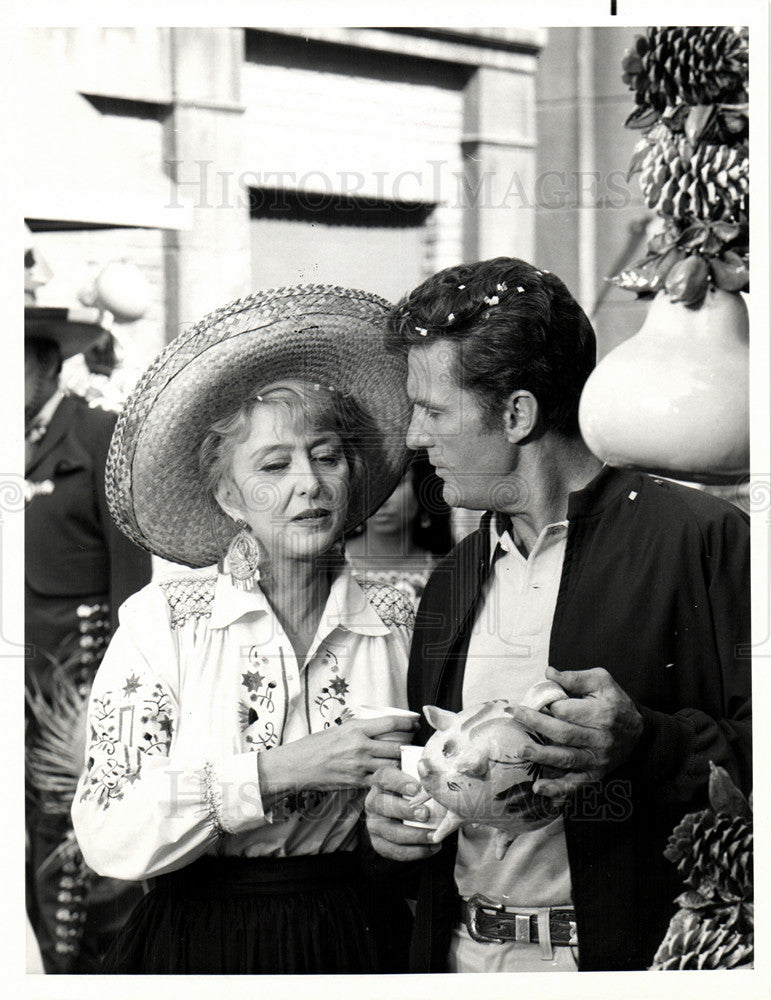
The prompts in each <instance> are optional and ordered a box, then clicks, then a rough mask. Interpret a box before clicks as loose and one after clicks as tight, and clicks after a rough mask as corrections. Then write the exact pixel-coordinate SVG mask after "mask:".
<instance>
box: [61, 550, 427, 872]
mask: <svg viewBox="0 0 771 1000" xmlns="http://www.w3.org/2000/svg"><path fill="white" fill-rule="evenodd" d="M412 621H413V611H412V606H411V604H410V602H409V601H408V600H407V599H406V598H405V597H404V595H402V594H400V593H399V592H398V591H396V590H394V589H393V588H392V587H383V586H368V585H364V588H362V587H361V586H360V585H359V584H358V583H357V582H356V580H354V579H353V577H352V575H351V573H350V570H349V569H347V568H345V569H343V570H342V571H341V573H340V575H339V576H338V577H337V578H336V579H335V581H334V583H333V585H332V588H331V591H330V595H329V598H328V601H327V604H326V608H325V610H324V614H323V615H322V617H321V622H320V624H319V627H318V630H317V632H316V636H315V638H314V640H313V642H312V644H311V646H310V648H309V650H308V655H307V657H306V659H305V662H304V663H298V662H297V659H296V657H295V654H294V650H293V648H292V645H291V643H290V642H289V640H288V638H287V636H286V634H285V633H284V631H283V629H282V627H281V624H280V623H279V621H278V619H277V617H276V615H275V614H274V613H273V611H272V609H271V607H270V605H269V603H268V601H267V600H266V598H265V596H264V595H263V594H262V592H261V591H260V590H259V589H256V590H255V591H253V592H251V593H250V592H246V591H242V590H239V589H237V588H236V587H234V586H233V585H232V584H231V582H230V578H229V577H228V576H224V575H221V574H220V575H218V574H217V573H216V571H214V570H213V569H209V570H206V571H198V570H190V571H188V572H186V573H184V574H177V575H175V576H173V577H170V578H169V579H167V580H165V581H161V582H159V583H151V584H149V585H148V586H147V587H145V588H144V589H143V590H141V591H139V592H138V593H137V594H134V595H133V596H132V597H131V598H129V600H127V601H126V602H125V603H124V604H123V606H122V607H121V609H120V627H119V629H118V631H117V632H116V634H115V637H114V638H113V640H112V642H111V643H110V647H109V649H108V650H107V653H106V654H105V657H104V660H103V662H102V664H101V666H100V668H99V670H98V672H97V675H96V679H95V681H94V686H93V690H92V693H91V700H90V704H89V714H88V736H87V747H86V768H85V771H84V773H83V775H82V776H81V779H80V782H79V785H78V789H77V792H76V794H75V799H74V802H73V806H72V818H73V823H74V827H75V833H76V835H77V839H78V843H79V845H80V848H81V850H82V852H83V856H84V858H85V860H86V862H87V864H88V865H89V866H90V867H91V868H92V869H93V870H94V871H96V872H97V873H99V874H101V875H109V876H112V877H114V878H122V879H141V878H147V877H151V876H155V875H160V874H162V873H164V872H168V871H173V870H175V869H178V868H181V867H183V866H184V865H186V864H189V863H190V862H191V861H193V860H195V858H197V857H199V856H200V855H202V854H204V853H209V854H221V855H245V856H251V857H258V856H268V855H273V856H282V855H295V854H318V853H328V852H332V851H338V850H348V849H350V848H352V847H353V846H354V843H355V840H356V822H357V819H358V817H359V815H360V813H361V810H362V805H363V799H364V790H363V789H362V790H355V789H350V790H338V791H326V792H321V791H308V790H306V791H299V792H296V793H292V794H290V795H288V796H287V797H286V798H284V799H282V800H281V801H280V802H279V803H278V804H277V805H275V806H274V808H273V809H272V811H271V812H269V813H268V814H266V813H265V812H264V810H263V806H262V799H261V795H260V787H259V775H258V769H257V759H256V756H255V754H256V753H259V752H265V751H269V750H270V749H271V747H274V746H276V745H278V744H280V743H289V742H291V741H293V740H297V739H300V738H301V737H303V736H307V735H308V734H309V733H311V732H318V731H320V730H323V729H325V728H327V727H329V726H331V725H335V724H340V723H343V722H344V721H345V720H346V719H349V718H354V717H355V716H356V711H357V707H358V706H360V705H363V704H369V705H382V706H395V707H400V708H406V707H407V694H406V675H407V658H408V651H409V641H410V637H411V631H412Z"/></svg>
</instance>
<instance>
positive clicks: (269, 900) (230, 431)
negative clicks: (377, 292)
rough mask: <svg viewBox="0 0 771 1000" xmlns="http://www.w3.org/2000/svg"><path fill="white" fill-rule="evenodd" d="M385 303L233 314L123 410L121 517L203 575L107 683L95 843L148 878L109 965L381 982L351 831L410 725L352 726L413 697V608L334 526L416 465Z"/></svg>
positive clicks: (160, 362)
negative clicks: (346, 547) (363, 976)
mask: <svg viewBox="0 0 771 1000" xmlns="http://www.w3.org/2000/svg"><path fill="white" fill-rule="evenodd" d="M387 310H388V307H387V304H386V303H385V302H383V301H382V300H380V299H377V298H375V297H374V296H370V295H366V294H365V293H362V292H355V291H349V290H343V289H331V288H326V287H321V286H315V287H309V288H300V289H288V290H287V289H284V290H280V291H278V292H269V293H265V294H261V295H256V296H252V297H250V298H248V299H245V300H242V301H239V302H236V303H234V304H233V305H232V306H229V307H227V308H225V309H223V310H220V311H218V312H216V313H214V314H212V315H211V316H209V317H206V318H205V319H204V320H203V321H202V322H201V323H199V324H198V325H197V326H196V327H193V329H191V330H189V331H188V332H187V333H185V334H183V335H182V336H181V337H179V338H177V340H175V341H174V342H173V343H172V344H170V345H169V347H168V348H167V349H166V350H165V351H164V352H163V353H162V354H161V356H160V357H159V358H158V359H157V361H156V362H155V363H154V364H153V365H152V366H151V368H150V369H149V370H148V372H147V373H146V374H145V376H144V377H143V379H142V380H141V381H140V383H139V384H138V386H137V388H136V389H135V391H134V393H133V395H132V396H131V397H130V399H129V401H128V403H127V406H126V408H125V410H124V413H123V414H122V416H121V419H120V422H119V425H118V428H117V429H116V433H115V437H114V439H113V444H112V450H111V454H110V460H109V462H108V475H107V479H108V496H109V498H110V504H111V509H112V511H113V515H114V517H115V519H116V521H117V523H118V524H119V525H120V527H121V528H122V529H123V530H124V531H125V532H126V533H127V534H128V535H129V537H131V538H132V539H133V540H134V541H136V542H138V543H140V544H141V545H143V546H144V547H145V548H147V549H149V550H150V551H152V552H154V553H156V554H157V555H160V556H162V557H164V558H166V559H171V560H173V561H174V562H176V563H182V564H185V565H187V566H190V567H193V568H194V569H193V570H188V571H184V572H179V573H177V574H174V575H172V576H170V577H169V578H168V579H165V580H161V581H160V582H157V583H152V584H150V585H149V586H148V587H146V588H145V589H144V590H142V591H140V592H139V593H138V594H136V595H134V596H133V597H132V598H130V599H129V600H128V601H127V602H126V603H125V604H124V605H123V607H122V609H121V612H120V628H119V630H118V632H117V633H116V635H115V638H114V640H113V642H112V643H111V645H110V648H109V650H108V651H107V654H106V656H105V658H104V661H103V663H102V666H101V667H100V669H99V672H98V674H97V677H96V681H95V683H94V687H93V691H92V695H91V701H90V706H89V720H88V724H89V737H88V746H87V751H86V769H85V772H84V774H83V776H82V778H81V781H80V784H79V787H78V792H77V794H76V797H75V803H74V805H73V819H74V824H75V831H76V834H77V837H78V842H79V844H80V846H81V849H82V851H83V855H84V857H85V859H86V861H87V863H88V864H89V865H90V866H91V867H92V868H93V869H94V870H96V871H97V872H99V873H101V874H104V875H110V876H113V877H116V878H122V879H153V888H152V889H151V891H150V892H149V894H148V895H147V896H146V897H145V898H144V900H143V901H142V902H141V903H140V905H139V907H138V908H137V909H136V910H135V911H134V914H133V915H132V917H131V918H130V919H129V922H128V924H127V926H126V928H125V929H124V931H123V933H122V935H121V937H120V938H119V940H118V941H117V943H116V946H115V947H114V949H113V951H112V953H111V954H110V956H108V963H107V969H106V971H111V972H126V973H136V972H149V973H169V972H220V973H238V972H244V973H245V972H276V973H278V972H288V973H291V972H296V973H320V972H370V971H378V965H377V959H376V957H375V943H376V942H375V941H374V940H373V933H372V919H371V913H372V910H371V908H369V907H368V906H366V905H365V901H364V899H363V893H362V886H363V885H364V884H365V882H366V880H365V879H363V878H362V874H361V869H360V866H359V862H358V859H359V852H358V850H357V838H358V831H359V827H360V824H359V822H358V821H359V817H360V814H361V809H362V803H363V794H364V791H363V790H364V789H365V787H366V785H367V781H368V778H369V775H370V774H371V773H373V772H374V771H375V770H377V768H378V767H380V766H381V765H383V764H385V763H387V762H389V761H391V760H393V759H395V758H397V757H398V755H399V744H400V743H401V742H408V741H409V740H410V738H411V730H412V727H413V725H414V723H413V722H412V720H411V719H410V718H408V717H406V716H402V715H398V714H394V713H392V714H389V713H388V712H387V711H384V713H383V716H382V717H380V718H375V719H368V720H365V719H357V717H356V716H357V709H358V707H359V706H360V705H363V704H368V705H379V706H384V707H386V706H389V707H396V708H397V709H398V708H400V707H404V706H405V705H406V691H405V675H406V663H407V652H408V645H409V637H410V629H411V623H412V610H411V607H410V605H409V602H408V601H406V600H405V598H404V597H403V595H400V594H399V593H398V592H396V591H394V590H393V589H391V588H388V587H382V586H381V587H366V586H365V587H364V589H362V588H360V586H359V585H358V584H357V583H356V581H355V580H354V579H353V578H352V576H351V574H350V572H349V570H348V568H347V566H346V564H345V561H344V558H343V555H342V551H341V545H340V540H341V538H342V537H343V535H344V533H345V532H346V531H348V530H350V529H351V528H353V527H355V525H356V524H358V523H360V522H361V521H362V520H363V519H364V518H366V517H367V516H368V515H369V514H370V513H371V512H372V511H373V510H375V509H377V507H378V506H379V505H380V503H381V502H382V501H383V500H384V499H385V498H386V497H387V496H388V495H389V494H390V493H391V492H392V491H393V488H394V487H395V485H396V483H397V482H398V481H399V479H400V477H401V475H402V473H403V469H404V465H405V459H406V452H405V446H404V436H405V429H406V422H407V419H408V416H409V406H408V403H407V399H406V395H405V374H404V371H403V369H402V367H401V363H400V362H399V360H398V359H396V358H394V357H393V356H390V355H389V354H387V353H386V351H385V349H384V347H383V331H384V326H385V318H386V315H387ZM223 552H224V554H223ZM218 556H221V558H220V561H219V563H218V565H217V566H216V567H215V566H212V567H211V568H204V569H200V567H207V566H208V565H209V564H211V563H214V562H216V560H217V558H218ZM379 916H380V918H382V916H383V907H382V906H381V907H380V912H379ZM395 919H397V920H399V919H401V918H400V917H399V918H396V917H395ZM402 923H403V921H402Z"/></svg>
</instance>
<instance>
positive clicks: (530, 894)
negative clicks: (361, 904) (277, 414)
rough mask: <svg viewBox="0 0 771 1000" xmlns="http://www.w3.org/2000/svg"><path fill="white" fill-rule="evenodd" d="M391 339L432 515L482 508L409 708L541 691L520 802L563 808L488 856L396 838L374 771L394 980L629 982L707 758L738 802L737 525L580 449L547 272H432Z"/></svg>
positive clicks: (576, 370)
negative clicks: (391, 893)
mask: <svg viewBox="0 0 771 1000" xmlns="http://www.w3.org/2000/svg"><path fill="white" fill-rule="evenodd" d="M391 328H392V334H393V342H394V344H395V346H396V347H397V348H399V349H402V350H405V351H407V352H408V365H409V382H408V392H409V395H410V398H411V400H412V403H413V407H414V409H413V417H412V423H411V425H410V428H409V433H408V444H409V445H410V447H412V448H425V449H427V452H428V457H429V460H430V461H431V463H432V464H433V465H434V466H435V469H436V472H437V475H438V476H439V477H440V478H441V479H442V480H443V482H444V496H445V499H446V500H447V501H448V503H450V504H452V505H457V506H462V507H467V508H473V509H478V510H486V511H487V513H486V514H485V515H484V516H483V518H482V521H481V524H480V527H479V529H478V530H477V531H476V532H475V533H473V534H472V535H470V536H469V537H468V538H466V539H464V540H463V541H462V542H461V543H460V544H459V545H458V546H457V547H456V548H455V549H454V550H453V551H452V552H451V553H450V554H449V555H448V556H447V557H446V558H445V559H444V561H443V562H441V563H440V564H439V566H438V567H437V568H436V570H435V571H434V574H433V575H432V577H431V579H430V580H429V582H428V585H427V587H426V590H425V593H424V596H423V599H422V602H421V605H420V609H419V612H418V617H417V621H416V628H415V635H414V640H413V646H412V656H411V661H410V673H409V694H410V707H411V708H413V709H417V710H420V709H421V708H422V707H423V706H424V705H427V704H433V705H438V706H440V707H443V708H446V709H450V710H453V711H458V710H460V709H461V708H462V707H463V706H464V705H472V704H474V703H476V702H481V701H485V700H489V699H492V698H505V699H508V700H509V701H510V702H512V703H514V704H516V703H517V702H518V701H519V700H520V698H521V696H522V695H523V694H524V692H525V691H526V689H527V688H528V687H529V686H530V685H531V684H532V683H533V682H535V681H538V680H543V679H544V677H546V678H549V679H553V680H556V681H558V683H560V684H561V685H562V687H563V688H564V690H565V691H566V692H567V694H568V696H569V697H568V698H567V699H566V700H563V701H560V702H557V703H555V704H554V705H553V706H552V709H551V713H552V714H551V715H545V714H543V715H540V714H538V713H535V712H532V711H529V710H526V709H521V710H520V712H519V715H518V717H519V718H520V720H521V721H523V722H524V723H525V724H526V725H527V727H528V728H529V729H531V730H532V731H535V732H537V733H539V734H541V735H542V736H543V737H545V738H546V739H547V740H548V741H549V743H548V744H547V745H543V746H541V745H538V741H536V740H533V744H532V746H531V747H530V748H529V753H528V756H529V759H531V760H532V761H533V762H535V763H537V764H541V765H543V766H544V767H545V768H547V770H546V771H545V772H544V773H543V774H542V777H541V778H540V780H539V781H538V782H537V783H536V785H535V790H536V791H537V792H540V793H541V794H544V795H547V796H549V797H550V798H552V799H553V800H555V801H556V802H564V803H565V808H564V811H563V816H562V817H561V818H560V819H558V820H555V821H554V822H552V823H551V824H549V825H548V826H546V827H544V828H542V829H541V830H537V831H533V832H530V833H526V834H523V835H521V836H519V837H518V838H517V839H516V840H515V841H514V843H513V845H512V846H511V847H510V848H509V850H508V852H507V853H506V855H505V857H504V859H503V860H500V861H499V860H497V859H496V858H495V854H494V849H493V845H492V837H493V832H494V831H492V830H490V829H489V828H487V827H482V826H479V827H477V828H474V827H471V826H466V827H464V828H462V829H461V831H460V832H459V833H458V834H457V835H454V836H452V837H450V838H448V839H446V840H445V841H444V842H443V843H442V844H441V845H435V844H433V843H432V842H431V832H430V831H427V830H424V829H418V828H416V827H413V826H407V825H404V824H403V823H402V820H403V819H418V820H420V819H423V818H425V807H417V806H416V807H413V806H411V805H410V803H409V802H408V800H407V798H406V797H405V796H409V795H410V794H412V793H413V792H415V791H416V790H417V786H416V783H415V782H414V780H413V779H410V778H409V777H408V776H406V775H404V774H402V772H400V771H399V770H398V769H396V768H393V767H391V768H384V769H383V770H381V771H380V772H378V774H377V775H376V776H375V784H374V785H373V788H372V789H371V790H370V792H369V794H368V799H367V809H368V819H367V825H368V829H369V832H370V837H371V840H372V843H373V845H374V847H375V849H376V850H377V851H378V852H379V853H381V854H382V855H383V856H385V857H387V858H391V859H398V860H402V861H417V862H418V864H417V866H416V867H417V869H418V873H417V874H418V889H417V912H416V926H415V934H414V940H413V948H412V966H413V971H416V972H428V971H436V972H442V971H458V972H466V971H549V970H552V969H555V970H557V969H564V970H571V969H575V968H578V969H580V970H610V969H616V970H621V969H644V968H646V967H647V966H649V965H650V963H651V961H652V959H653V955H654V953H655V951H656V947H657V945H658V944H659V942H660V941H661V939H662V937H663V936H664V933H665V931H666V928H667V923H668V921H669V918H670V916H671V915H672V913H673V911H674V904H673V900H674V898H675V897H676V896H677V895H678V894H679V892H681V891H682V888H683V887H682V883H681V881H680V876H679V875H678V872H677V870H676V869H675V867H674V866H673V865H671V864H670V863H669V862H668V861H666V860H665V859H664V858H663V856H662V851H663V850H664V847H665V845H666V841H667V838H668V835H669V834H670V832H671V830H672V828H673V827H674V826H675V825H676V823H677V822H679V820H680V819H681V818H682V816H683V815H684V814H685V813H687V812H690V811H693V810H697V809H701V808H703V807H704V806H705V805H706V791H707V782H708V776H709V761H710V760H713V761H714V762H715V763H716V764H719V765H722V766H724V767H726V768H727V769H728V770H729V772H730V774H731V775H732V777H733V778H734V780H735V781H737V782H738V783H739V784H740V785H741V786H742V787H743V788H744V789H745V790H747V789H748V788H749V787H750V782H751V777H750V775H751V717H750V707H749V692H750V659H749V653H748V647H749V544H748V543H749V538H748V534H749V532H748V524H747V518H746V516H745V515H744V514H743V513H742V512H740V511H738V510H736V509H735V508H733V507H731V506H730V505H728V504H726V503H723V502H722V501H719V500H716V499H714V498H712V497H710V496H707V495H705V494H703V493H701V492H700V491H697V490H691V489H687V488H685V487H682V486H677V485H674V484H671V483H668V482H664V481H662V480H659V479H653V478H650V477H649V476H647V475H644V474H641V473H636V472H627V471H620V470H616V469H611V468H608V467H602V466H601V463H600V462H599V461H598V460H597V459H596V458H595V457H594V456H593V455H592V454H591V453H590V452H589V451H588V449H587V448H586V446H585V445H584V443H583V441H582V439H581V436H580V433H579V427H578V403H579V398H580V395H581V390H582V388H583V385H584V383H585V381H586V378H587V377H588V375H589V373H590V371H591V369H592V367H593V365H594V361H595V338H594V332H593V330H592V327H591V325H590V323H589V321H588V319H587V318H586V316H585V315H584V313H583V311H582V310H581V308H580V306H578V304H577V303H576V302H575V301H574V299H573V298H572V296H571V295H570V293H569V292H568V290H567V288H566V287H565V286H564V284H563V283H562V282H561V281H560V280H559V279H558V278H556V277H555V276H554V275H551V274H549V273H548V272H546V271H539V270H537V269H535V268H533V267H531V266H530V265H529V264H526V263H525V262H523V261H520V260H515V259H508V258H498V259H495V260H490V261H485V262H482V263H477V264H471V265H461V266H458V267H454V268H449V269H447V270H445V271H442V272H441V273H440V274H438V275H435V276H434V277H433V278H430V279H429V280H428V281H426V282H425V283H424V284H423V285H421V286H420V287H419V288H417V289H416V290H415V291H413V292H412V293H411V294H410V295H408V296H407V297H406V298H405V299H404V300H403V301H402V302H401V303H400V304H399V306H397V307H396V309H395V310H394V312H393V315H392V320H391ZM665 363H666V359H665V358H662V364H665ZM706 418H707V415H705V419H706ZM430 735H431V733H430V729H429V728H428V727H427V726H426V725H425V723H424V728H423V731H422V733H421V737H422V740H423V741H425V739H427V738H428V736H430ZM547 775H550V776H549V777H547ZM480 896H481V897H485V898H484V899H482V900H480V898H479V897H480ZM469 929H471V930H472V931H473V934H474V936H473V937H472V935H471V934H470V933H469ZM528 941H529V943H528Z"/></svg>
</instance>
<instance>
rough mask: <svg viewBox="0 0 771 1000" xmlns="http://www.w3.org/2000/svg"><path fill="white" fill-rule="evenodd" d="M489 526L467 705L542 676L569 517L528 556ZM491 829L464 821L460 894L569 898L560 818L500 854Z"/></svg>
mask: <svg viewBox="0 0 771 1000" xmlns="http://www.w3.org/2000/svg"><path fill="white" fill-rule="evenodd" d="M490 529H491V538H490V551H491V553H492V555H491V558H493V559H494V563H493V567H492V570H491V572H490V576H489V577H488V579H487V582H486V584H485V591H484V593H483V595H482V603H481V609H480V612H479V615H478V616H477V620H476V622H475V623H474V628H473V631H472V634H471V637H470V640H469V647H468V655H467V657H466V670H465V674H464V680H463V706H464V708H468V707H470V706H471V705H474V704H476V703H478V702H482V701H489V700H491V699H494V698H505V699H507V700H508V701H510V702H512V703H514V704H516V703H517V702H518V701H520V700H521V698H522V696H523V695H524V694H525V692H526V691H527V689H528V688H529V687H530V686H531V685H532V684H535V683H536V682H537V681H542V680H543V679H544V671H545V670H546V667H547V666H548V664H549V641H550V636H551V627H552V621H553V619H554V610H555V607H556V604H557V593H558V591H559V584H560V578H561V575H562V563H563V560H564V557H565V547H566V543H567V521H560V522H557V523H555V524H548V525H546V526H545V527H544V529H543V530H542V531H541V533H540V534H539V536H538V538H537V540H536V542H535V544H534V546H533V548H532V550H531V551H530V553H529V555H528V556H527V557H525V556H524V555H522V553H521V552H520V551H519V549H518V548H517V544H516V542H517V539H516V538H514V537H512V535H511V534H510V533H509V531H504V533H503V534H502V535H501V536H500V537H499V535H498V532H497V530H496V526H495V519H493V520H492V522H491V525H490ZM512 530H513V529H512ZM496 546H500V550H499V551H498V552H497V553H496ZM493 834H494V831H493V830H491V829H490V828H489V827H484V826H478V827H476V828H475V827H471V826H467V827H464V828H463V829H462V830H461V832H460V834H459V839H458V853H457V860H456V865H455V880H456V883H457V886H458V891H459V893H460V894H461V895H462V896H463V897H464V898H465V899H468V898H469V897H470V896H472V895H474V894H475V893H482V894H483V895H485V896H488V897H490V898H491V899H494V900H496V901H498V902H501V903H503V904H504V905H506V906H510V907H516V906H564V905H569V904H570V903H571V884H570V868H569V865H568V857H567V847H566V843H565V830H564V823H563V821H562V819H557V820H555V821H554V822H553V823H550V824H549V825H548V826H546V827H543V828H542V829H540V830H534V831H532V832H530V833H523V834H520V836H518V837H517V838H516V840H515V841H514V843H513V844H512V845H511V846H510V847H509V849H508V851H507V852H506V856H505V857H504V858H503V860H501V861H499V860H498V859H496V857H495V851H494V847H493ZM478 947H480V948H484V947H486V946H485V945H479V946H478Z"/></svg>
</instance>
